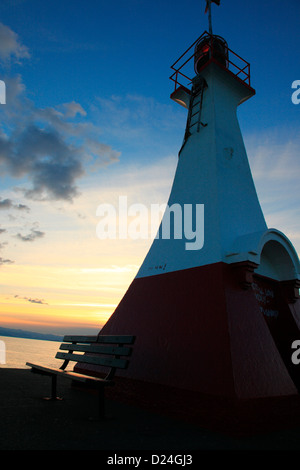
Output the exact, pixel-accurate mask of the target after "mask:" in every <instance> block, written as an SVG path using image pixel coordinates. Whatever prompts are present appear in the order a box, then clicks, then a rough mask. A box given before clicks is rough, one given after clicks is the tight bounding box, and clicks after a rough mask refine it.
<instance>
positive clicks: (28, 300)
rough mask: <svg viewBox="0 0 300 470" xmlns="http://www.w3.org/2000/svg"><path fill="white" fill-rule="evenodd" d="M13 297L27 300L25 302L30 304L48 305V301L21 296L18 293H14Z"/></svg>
mask: <svg viewBox="0 0 300 470" xmlns="http://www.w3.org/2000/svg"><path fill="white" fill-rule="evenodd" d="M14 297H15V299H20V300H27V302H30V303H32V304H41V305H48V303H47V302H45V300H44V299H33V298H31V297H21V296H20V295H15V296H14Z"/></svg>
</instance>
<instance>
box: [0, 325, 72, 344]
mask: <svg viewBox="0 0 300 470" xmlns="http://www.w3.org/2000/svg"><path fill="white" fill-rule="evenodd" d="M0 336H8V337H12V338H26V339H40V340H44V341H62V340H63V336H58V335H51V334H47V333H36V332H34V331H26V330H19V329H14V328H2V327H0Z"/></svg>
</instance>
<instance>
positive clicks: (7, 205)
mask: <svg viewBox="0 0 300 470" xmlns="http://www.w3.org/2000/svg"><path fill="white" fill-rule="evenodd" d="M1 209H18V210H20V211H26V212H29V211H30V208H29V207H28V206H27V205H26V204H20V203H19V204H15V203H14V202H13V201H12V200H11V199H9V198H6V199H2V200H1V199H0V210H1Z"/></svg>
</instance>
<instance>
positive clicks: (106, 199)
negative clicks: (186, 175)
mask: <svg viewBox="0 0 300 470" xmlns="http://www.w3.org/2000/svg"><path fill="white" fill-rule="evenodd" d="M204 10H205V0H185V1H184V2H183V1H179V0H172V1H171V0H152V1H150V0H126V1H125V0H115V1H114V2H107V1H103V0H85V1H82V0H59V1H57V0H52V1H51V2H50V1H47V2H42V1H40V0H2V1H1V3H0V80H2V81H4V83H5V85H6V104H0V115H1V121H0V326H3V327H8V328H21V329H26V330H31V331H37V332H42V333H52V334H69V333H86V334H93V333H97V332H98V331H99V330H100V329H101V327H102V325H103V324H104V323H105V322H106V320H107V319H108V318H109V316H110V315H111V314H112V313H113V311H114V309H115V308H116V306H117V305H118V303H119V302H120V300H121V299H122V297H123V295H124V294H125V292H126V290H127V288H128V287H129V285H130V283H131V281H132V280H133V279H134V277H135V275H136V273H137V271H138V269H139V267H140V265H141V263H142V261H143V259H144V257H145V256H146V254H147V251H148V249H149V248H150V245H151V238H150V237H148V238H146V239H136V240H133V239H130V238H129V237H127V238H124V239H120V238H116V239H110V240H108V239H107V240H101V239H99V238H98V237H97V234H96V228H97V224H98V222H99V217H97V208H98V207H99V205H102V204H111V205H114V206H115V207H117V205H118V201H119V198H120V196H123V197H126V198H127V200H128V205H130V204H135V203H140V204H144V205H145V206H147V207H149V205H150V204H155V203H159V204H163V203H166V202H167V199H168V196H169V193H170V189H171V185H172V181H173V177H174V173H175V170H176V165H177V160H178V152H179V150H180V147H181V144H182V139H183V135H184V129H185V122H186V117H187V115H186V110H185V109H184V108H182V107H181V106H179V105H177V104H176V103H174V102H173V101H172V100H170V94H171V93H172V91H173V89H174V86H173V85H174V84H173V83H172V82H171V81H170V80H169V77H170V75H171V69H170V66H171V65H172V63H174V62H175V60H176V59H177V58H178V57H179V56H180V55H181V53H183V52H184V51H185V50H186V49H187V48H188V47H189V46H190V44H192V43H193V42H194V41H195V40H196V39H197V37H198V36H200V35H201V34H202V33H203V32H204V31H205V30H207V29H208V18H207V15H205V14H204ZM212 17H213V32H214V33H215V34H218V35H220V36H222V37H224V38H225V39H226V41H227V42H228V45H229V47H230V48H231V49H233V50H234V51H235V52H236V53H237V54H239V55H240V56H242V57H243V58H244V59H246V60H247V61H248V62H250V64H251V85H252V87H253V88H254V89H255V90H256V94H255V96H254V97H253V98H251V100H248V101H247V102H246V103H244V104H243V105H242V106H240V107H239V109H238V117H239V122H240V126H241V130H242V133H243V137H244V142H245V146H246V150H247V154H248V159H249V163H250V167H251V170H252V175H253V179H254V182H255V186H256V190H257V193H258V197H259V200H260V203H261V206H262V209H263V212H264V215H265V218H266V222H267V224H268V226H269V227H274V228H277V229H278V230H281V231H282V232H284V234H285V235H286V236H287V237H288V238H289V239H290V240H291V242H292V243H293V244H294V247H295V248H296V250H297V252H298V254H299V252H300V190H299V178H300V151H299V150H300V133H299V122H300V104H295V103H293V101H292V95H293V93H294V92H295V89H293V88H292V84H293V83H294V82H295V81H297V80H300V56H299V37H300V33H299V18H300V2H299V0H290V1H289V2H283V1H282V0H265V1H264V2H261V0H243V1H240V0H231V1H230V0H221V4H220V6H217V5H215V4H213V5H212ZM299 97H300V95H299Z"/></svg>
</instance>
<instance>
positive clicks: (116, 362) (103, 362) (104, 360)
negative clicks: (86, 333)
mask: <svg viewBox="0 0 300 470" xmlns="http://www.w3.org/2000/svg"><path fill="white" fill-rule="evenodd" d="M55 357H56V358H57V359H64V360H67V361H75V362H81V363H85V364H94V365H98V366H105V367H117V368H119V369H126V367H127V366H128V360H127V359H119V358H110V357H103V356H88V355H86V354H72V353H64V352H58V353H57V354H56V356H55Z"/></svg>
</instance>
